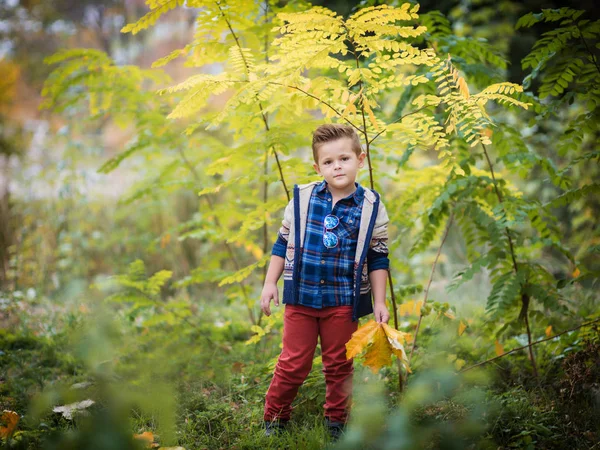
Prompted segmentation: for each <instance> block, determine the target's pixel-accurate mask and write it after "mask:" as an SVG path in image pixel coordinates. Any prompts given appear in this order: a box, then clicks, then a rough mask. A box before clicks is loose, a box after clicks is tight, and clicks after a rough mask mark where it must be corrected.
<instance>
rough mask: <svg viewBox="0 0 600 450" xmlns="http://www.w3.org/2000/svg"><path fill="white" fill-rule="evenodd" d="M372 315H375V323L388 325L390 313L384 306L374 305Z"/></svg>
mask: <svg viewBox="0 0 600 450" xmlns="http://www.w3.org/2000/svg"><path fill="white" fill-rule="evenodd" d="M373 314H375V320H376V321H377V323H388V321H389V320H390V313H389V311H388V309H387V306H385V304H380V303H375V305H374V306H373Z"/></svg>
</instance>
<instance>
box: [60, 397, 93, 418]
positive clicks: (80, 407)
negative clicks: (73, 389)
mask: <svg viewBox="0 0 600 450" xmlns="http://www.w3.org/2000/svg"><path fill="white" fill-rule="evenodd" d="M94 403H95V402H94V400H90V399H87V400H83V401H81V402H75V403H70V404H68V405H63V406H56V407H55V408H54V409H52V411H54V412H55V413H60V414H62V415H63V417H64V418H65V419H68V420H71V419H73V414H75V413H78V412H81V413H86V412H87V411H85V410H86V409H87V408H89V407H90V406H92V405H93V404H94Z"/></svg>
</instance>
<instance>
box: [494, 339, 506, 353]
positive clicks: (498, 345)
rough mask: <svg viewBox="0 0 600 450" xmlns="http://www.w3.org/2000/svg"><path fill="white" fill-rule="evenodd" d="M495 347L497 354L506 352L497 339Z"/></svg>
mask: <svg viewBox="0 0 600 450" xmlns="http://www.w3.org/2000/svg"><path fill="white" fill-rule="evenodd" d="M494 348H495V349H496V355H498V356H500V355H502V354H503V353H504V347H502V344H501V343H500V342H499V341H497V340H496V343H495V344H494Z"/></svg>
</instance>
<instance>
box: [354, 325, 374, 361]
mask: <svg viewBox="0 0 600 450" xmlns="http://www.w3.org/2000/svg"><path fill="white" fill-rule="evenodd" d="M378 325H379V324H378V323H377V322H375V321H374V320H371V321H369V322H367V323H365V324H364V325H363V326H362V327H360V328H359V329H358V330H356V331H355V332H354V333H352V337H351V338H350V340H349V341H348V342H347V343H346V358H347V359H352V358H354V357H355V356H356V355H358V354H359V353H360V352H362V351H363V350H364V348H365V347H366V346H367V345H368V344H369V342H370V341H371V338H372V337H373V335H374V334H375V332H376V331H377V327H378Z"/></svg>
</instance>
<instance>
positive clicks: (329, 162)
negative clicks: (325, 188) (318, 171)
mask: <svg viewBox="0 0 600 450" xmlns="http://www.w3.org/2000/svg"><path fill="white" fill-rule="evenodd" d="M328 164H331V161H325V162H323V165H324V166H326V165H328Z"/></svg>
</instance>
